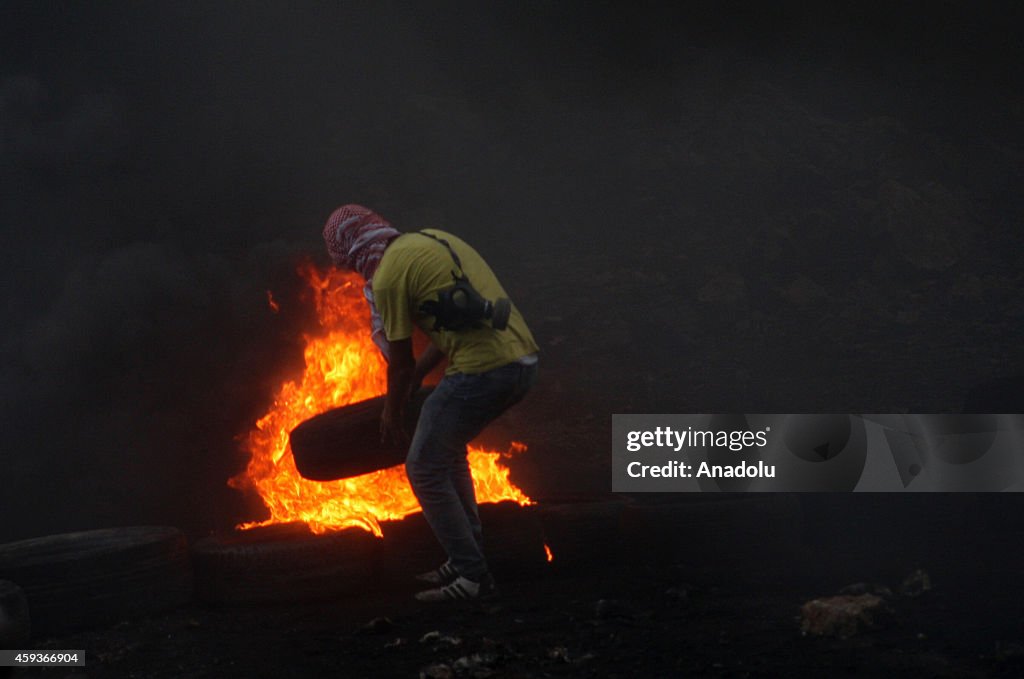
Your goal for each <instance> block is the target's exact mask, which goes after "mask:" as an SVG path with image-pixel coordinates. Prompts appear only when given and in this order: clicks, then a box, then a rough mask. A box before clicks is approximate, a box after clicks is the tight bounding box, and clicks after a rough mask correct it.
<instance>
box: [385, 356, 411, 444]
mask: <svg viewBox="0 0 1024 679" xmlns="http://www.w3.org/2000/svg"><path fill="white" fill-rule="evenodd" d="M390 345H391V346H390V354H391V356H390V360H389V361H388V394H387V397H386V398H385V401H384V413H383V414H382V415H381V419H380V434H381V440H382V441H390V442H392V443H395V444H397V445H405V444H407V443H408V442H409V432H408V430H407V429H406V426H405V405H406V403H408V402H409V396H410V394H411V390H412V386H413V375H414V373H415V372H416V360H415V359H414V358H413V354H412V338H406V339H403V340H395V341H393V342H391V343H390Z"/></svg>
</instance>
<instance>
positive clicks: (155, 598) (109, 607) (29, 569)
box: [0, 526, 192, 638]
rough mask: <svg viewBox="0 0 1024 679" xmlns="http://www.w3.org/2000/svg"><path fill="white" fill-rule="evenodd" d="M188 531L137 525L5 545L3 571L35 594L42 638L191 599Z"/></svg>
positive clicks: (36, 630)
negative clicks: (186, 536) (183, 532)
mask: <svg viewBox="0 0 1024 679" xmlns="http://www.w3.org/2000/svg"><path fill="white" fill-rule="evenodd" d="M191 575H192V572H191V565H190V563H189V559H188V545H187V543H186V540H185V536H184V535H183V534H182V532H181V531H179V530H178V529H177V528H170V527H165V526H133V527H126V528H107V529H101V530H92V531H84V532H79V533H65V534H62V535H52V536H48V537H41V538H33V539H30V540H22V541H20V542H12V543H8V544H5V545H0V578H3V579H9V580H12V581H14V582H17V583H18V585H19V586H20V587H21V588H22V589H23V590H24V592H25V595H26V597H27V598H28V604H29V608H30V610H31V613H32V633H33V634H34V635H35V636H36V637H37V638H38V637H40V636H42V635H53V634H58V633H62V632H67V631H73V630H77V629H83V628H87V627H95V626H100V625H105V624H109V623H111V622H116V621H119V620H124V619H129V618H133V617H137V616H144V615H152V614H155V613H160V612H164V611H167V610H171V609H173V608H175V607H177V606H181V605H183V604H185V603H187V602H188V601H190V600H191V598H192V578H191Z"/></svg>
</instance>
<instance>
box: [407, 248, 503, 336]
mask: <svg viewBox="0 0 1024 679" xmlns="http://www.w3.org/2000/svg"><path fill="white" fill-rule="evenodd" d="M416 233H418V234H420V235H422V236H426V237H427V238H430V239H432V240H435V241H437V242H438V243H440V244H441V245H443V246H445V248H447V250H448V254H450V255H451V256H452V261H454V262H455V266H456V267H458V269H459V272H458V273H456V272H454V271H452V279H453V284H452V286H451V287H449V288H445V289H444V290H442V291H440V292H439V293H438V296H437V299H436V300H427V301H425V302H423V303H422V304H420V308H419V310H420V313H423V314H426V315H427V316H433V317H434V319H435V320H434V330H454V331H458V330H465V329H467V328H475V327H479V326H480V325H481V324H482V322H483V321H485V320H490V321H491V327H493V328H494V329H495V330H504V329H505V328H506V327H507V326H508V318H509V314H510V313H511V312H512V303H511V302H510V301H509V300H508V298H505V297H502V298H500V299H498V300H496V301H494V302H491V301H490V300H487V299H484V298H483V296H481V295H480V293H479V292H477V289H476V288H474V287H473V284H472V283H470V282H469V278H468V277H467V276H466V272H465V270H464V269H463V268H462V261H461V260H459V256H458V255H457V254H455V250H454V249H452V246H451V245H450V244H449V243H448V241H446V240H445V239H443V238H438V237H437V236H435V235H433V234H430V233H427V232H426V231H417V232H416Z"/></svg>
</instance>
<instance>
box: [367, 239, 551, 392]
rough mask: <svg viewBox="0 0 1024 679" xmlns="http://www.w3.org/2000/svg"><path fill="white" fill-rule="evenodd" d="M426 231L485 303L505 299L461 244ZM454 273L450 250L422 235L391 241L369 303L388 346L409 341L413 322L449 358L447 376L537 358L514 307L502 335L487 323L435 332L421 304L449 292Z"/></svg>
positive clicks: (482, 264) (476, 256)
mask: <svg viewBox="0 0 1024 679" xmlns="http://www.w3.org/2000/svg"><path fill="white" fill-rule="evenodd" d="M424 231H427V232H428V233H430V234H433V235H434V236H437V237H438V238H443V239H444V240H446V241H448V244H449V245H451V247H452V249H453V250H455V254H457V255H458V256H459V260H460V261H461V262H462V271H463V272H464V273H465V274H466V276H467V277H468V278H469V280H470V282H471V283H472V284H473V287H474V288H476V289H477V290H478V291H479V292H480V294H481V295H483V297H484V299H489V300H491V301H494V300H496V299H498V298H499V297H508V295H507V294H506V293H505V289H504V288H502V287H501V283H499V282H498V279H497V277H495V275H494V272H493V271H491V267H489V266H488V265H487V262H485V261H484V260H483V258H482V257H481V256H480V255H479V254H478V253H477V251H476V250H474V249H473V248H471V247H470V246H469V245H468V244H466V242H465V241H463V240H462V239H460V238H458V237H457V236H453V235H452V234H450V233H446V232H444V231H439V230H437V229H424ZM457 270H458V267H456V265H455V261H454V260H453V259H452V256H451V254H450V253H449V252H448V249H447V248H446V247H445V246H444V245H442V244H441V243H438V242H437V241H436V240H434V239H432V238H429V237H427V236H424V235H423V234H419V233H406V234H403V235H401V236H399V237H398V238H396V239H395V240H393V241H392V242H391V244H390V245H389V246H388V248H387V250H385V251H384V255H383V257H381V260H380V265H378V267H377V271H376V273H375V274H374V275H373V300H374V304H375V305H376V306H377V311H378V313H380V317H381V320H383V321H384V333H385V335H386V336H387V338H388V341H392V342H393V341H396V340H402V339H407V338H409V337H411V336H412V324H413V323H415V324H416V325H418V326H419V327H420V328H421V329H422V330H423V331H424V332H425V333H427V335H429V336H430V339H431V341H432V342H433V343H434V346H436V347H437V348H438V349H440V350H441V351H443V352H444V353H445V355H447V356H448V369H447V371H446V372H447V373H457V372H459V373H469V374H473V373H482V372H485V371H487V370H492V369H494V368H499V367H501V366H503V365H505V364H506V363H511V362H512V361H515V360H516V359H519V358H521V357H523V356H527V355H529V354H532V353H535V352H536V351H537V343H536V342H535V341H534V339H533V335H532V334H530V329H529V328H528V327H526V321H524V320H523V316H522V314H520V313H519V310H518V309H517V308H516V307H515V305H514V304H513V305H512V313H511V315H510V316H509V319H508V327H507V328H506V329H504V330H495V329H494V328H492V327H491V326H490V323H489V322H487V321H484V322H483V323H482V324H481V327H478V328H469V329H466V330H460V331H458V332H453V331H450V330H434V321H435V318H434V317H433V316H428V315H426V314H423V313H421V312H420V310H419V309H420V305H421V304H423V302H426V301H427V300H436V299H437V294H438V292H440V291H441V290H444V289H445V288H448V287H450V286H451V285H452V284H453V283H454V282H455V281H454V279H453V278H452V271H457Z"/></svg>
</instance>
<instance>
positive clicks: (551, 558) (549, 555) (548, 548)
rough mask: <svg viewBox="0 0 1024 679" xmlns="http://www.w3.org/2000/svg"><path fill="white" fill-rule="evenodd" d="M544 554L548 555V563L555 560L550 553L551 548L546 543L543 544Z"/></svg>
mask: <svg viewBox="0 0 1024 679" xmlns="http://www.w3.org/2000/svg"><path fill="white" fill-rule="evenodd" d="M544 555H545V556H547V557H548V563H551V562H552V561H554V560H555V555H554V554H552V553H551V548H550V547H548V546H547V545H546V544H545V545H544Z"/></svg>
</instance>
